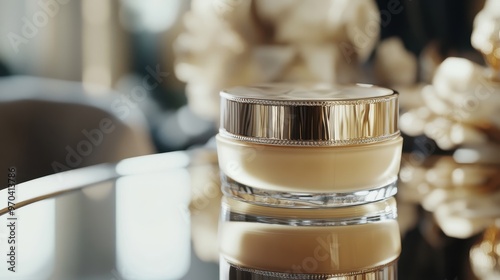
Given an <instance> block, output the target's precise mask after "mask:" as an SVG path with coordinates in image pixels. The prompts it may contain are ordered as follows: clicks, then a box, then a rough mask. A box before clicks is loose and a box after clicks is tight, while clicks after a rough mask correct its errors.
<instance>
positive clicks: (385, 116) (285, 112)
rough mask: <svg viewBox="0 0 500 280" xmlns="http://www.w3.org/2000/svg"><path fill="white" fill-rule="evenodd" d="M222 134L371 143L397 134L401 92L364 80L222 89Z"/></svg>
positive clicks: (276, 140)
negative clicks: (326, 83) (328, 83)
mask: <svg viewBox="0 0 500 280" xmlns="http://www.w3.org/2000/svg"><path fill="white" fill-rule="evenodd" d="M220 95H221V122H220V131H219V133H220V135H221V136H223V137H227V138H230V139H235V140H240V141H245V142H253V143H261V144H268V145H287V146H342V145H355V144H368V143H375V142H380V141H384V140H388V139H392V138H394V137H396V136H398V135H399V129H398V123H397V122H398V93H397V92H395V91H394V90H391V89H387V88H382V87H377V86H373V85H366V84H356V85H350V86H341V85H325V84H317V85H294V84H268V85H262V86H248V87H234V88H231V89H228V90H223V91H222V92H221V93H220Z"/></svg>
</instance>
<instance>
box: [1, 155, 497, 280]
mask: <svg viewBox="0 0 500 280" xmlns="http://www.w3.org/2000/svg"><path fill="white" fill-rule="evenodd" d="M216 166H217V162H216V156H215V153H214V152H213V151H207V150H197V151H192V152H175V153H168V154H159V155H152V156H146V157H140V158H133V159H127V160H124V161H122V162H120V163H118V164H108V165H100V166H94V167H90V168H86V169H80V170H75V171H70V172H66V173H60V174H57V175H54V176H49V177H44V178H40V179H37V180H33V181H30V182H26V183H23V184H19V185H17V188H16V193H15V196H16V203H17V206H22V205H26V204H27V203H29V202H34V203H32V204H30V205H28V206H25V207H21V208H18V209H15V210H14V215H10V213H7V214H4V215H2V216H1V217H0V252H1V253H2V255H3V257H2V258H3V260H4V261H1V262H0V279H64V280H66V279H218V278H219V276H218V265H217V264H215V263H210V262H203V261H200V258H199V257H201V258H203V259H205V260H213V258H212V256H213V255H214V254H217V244H216V238H217V219H218V209H219V207H220V192H219V186H218V181H217V180H218V169H217V168H216ZM18 172H19V171H18ZM57 194H60V195H58V196H56V197H55V198H51V197H52V196H54V195H57ZM8 196H9V194H8V191H7V190H6V189H4V190H2V191H0V203H1V204H0V205H1V206H2V207H1V208H2V209H4V211H3V213H5V212H6V209H5V206H6V204H7V201H8ZM398 199H399V201H398V212H399V217H398V222H399V228H400V230H401V234H402V253H401V256H400V259H399V261H398V274H399V279H405V280H406V279H478V278H477V277H476V276H474V273H473V269H472V268H471V263H472V264H473V265H475V266H474V267H476V270H475V271H476V273H479V274H478V275H484V273H485V272H484V270H485V269H484V268H485V267H486V268H489V269H490V270H491V269H495V263H496V260H497V259H496V258H495V256H494V254H495V252H496V251H495V250H498V249H497V248H498V246H497V244H498V229H497V227H496V226H495V225H492V226H490V227H489V231H487V232H486V233H484V232H479V233H477V234H476V235H473V236H472V237H469V238H466V239H458V238H452V237H449V236H447V235H445V234H444V233H443V231H442V230H441V229H440V228H439V226H438V224H437V223H436V222H435V220H434V217H433V215H432V213H431V212H429V211H427V210H424V208H422V207H421V206H420V205H419V204H417V203H410V202H409V201H408V199H403V200H401V198H398ZM35 201H36V202H35ZM11 217H16V218H17V220H15V221H16V224H15V225H16V229H15V231H14V233H12V232H11V231H10V229H9V228H8V225H9V223H10V220H8V218H11ZM12 236H13V237H12ZM11 237H12V238H11ZM12 239H15V240H16V247H15V249H16V250H15V252H14V253H15V269H16V272H11V271H9V270H8V268H9V267H11V264H9V263H7V262H6V261H7V260H8V258H9V257H8V256H6V255H7V254H8V253H10V247H9V246H11V245H12V244H9V243H8V242H9V240H12ZM485 240H486V241H485ZM483 244H486V245H483ZM488 244H490V245H488ZM488 246H490V247H491V248H492V250H490V251H487V250H486V249H488V248H489V247H488ZM486 247H488V248H486ZM471 248H472V250H471ZM485 250H486V251H485ZM195 251H196V253H195ZM476 256H479V257H476ZM483 259H487V261H488V262H487V263H483V262H482V261H481V260H483ZM492 262H493V263H492ZM496 265H498V264H496ZM477 271H479V272H477Z"/></svg>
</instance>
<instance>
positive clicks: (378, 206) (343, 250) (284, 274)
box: [219, 197, 401, 280]
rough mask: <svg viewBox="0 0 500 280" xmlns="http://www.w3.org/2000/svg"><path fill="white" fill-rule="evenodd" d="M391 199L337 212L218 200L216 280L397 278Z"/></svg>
mask: <svg viewBox="0 0 500 280" xmlns="http://www.w3.org/2000/svg"><path fill="white" fill-rule="evenodd" d="M396 211H397V210H396V202H395V200H394V198H389V199H385V200H382V201H378V202H373V203H370V204H364V205H357V206H349V207H342V208H316V209H314V208H312V209H311V208H306V209H293V208H279V207H267V206H260V205H255V204H250V203H245V202H241V201H237V200H234V199H231V198H228V197H226V198H224V200H223V202H222V210H221V223H220V228H219V238H220V240H219V242H220V252H221V258H220V279H221V280H242V279H262V280H274V279H331V280H333V279H339V280H340V279H342V280H350V279H353V280H354V279H356V280H359V279H371V280H382V279H384V280H390V279H397V273H396V271H397V269H396V267H397V258H398V256H399V254H400V251H401V241H400V235H399V227H398V223H397V221H396V220H395V218H396V216H397V213H396Z"/></svg>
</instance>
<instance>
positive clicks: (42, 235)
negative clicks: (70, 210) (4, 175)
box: [0, 199, 55, 280]
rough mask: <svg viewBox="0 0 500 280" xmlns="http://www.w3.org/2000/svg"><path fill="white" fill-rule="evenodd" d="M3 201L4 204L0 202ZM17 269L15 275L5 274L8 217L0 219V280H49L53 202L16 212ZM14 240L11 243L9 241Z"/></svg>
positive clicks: (52, 251) (31, 206)
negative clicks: (0, 258)
mask: <svg viewBox="0 0 500 280" xmlns="http://www.w3.org/2000/svg"><path fill="white" fill-rule="evenodd" d="M2 201H6V200H2ZM15 216H17V218H18V219H17V220H16V234H15V240H16V244H15V245H16V249H17V252H16V265H15V269H16V270H15V271H16V272H15V273H13V272H11V271H9V270H7V268H8V267H10V265H9V264H8V263H7V262H6V260H7V257H6V254H7V252H9V251H10V246H11V245H13V244H9V243H8V242H7V238H8V237H9V236H11V235H10V230H9V229H8V228H7V224H8V222H10V221H8V220H7V218H8V217H10V216H8V215H3V216H1V217H0V237H1V238H0V252H1V256H2V261H0V279H9V280H15V279H24V280H25V279H40V280H43V279H50V276H51V274H52V271H53V270H54V259H55V202H54V200H53V199H47V200H44V201H40V202H38V203H36V204H33V205H30V206H29V207H25V208H21V209H16V210H15ZM11 240H13V239H11Z"/></svg>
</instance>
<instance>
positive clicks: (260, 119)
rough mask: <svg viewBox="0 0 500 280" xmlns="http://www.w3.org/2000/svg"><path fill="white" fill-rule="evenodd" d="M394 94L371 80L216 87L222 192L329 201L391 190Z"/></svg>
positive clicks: (315, 203) (296, 203)
mask: <svg viewBox="0 0 500 280" xmlns="http://www.w3.org/2000/svg"><path fill="white" fill-rule="evenodd" d="M397 121H398V94H397V93H396V92H395V91H393V90H390V89H386V88H381V87H376V86H372V85H364V84H357V85H351V86H340V85H338V86H337V85H286V84H276V85H263V86H255V87H235V88H232V89H228V90H225V91H222V92H221V122H220V130H219V134H218V135H217V150H218V157H219V166H220V169H221V174H222V176H221V178H222V191H223V192H224V194H225V195H229V196H232V197H234V198H237V199H241V200H245V201H249V202H252V203H256V204H263V205H268V204H272V205H275V206H282V207H321V206H326V207H332V206H333V207H335V206H346V205H355V204H362V203H367V202H372V201H378V200H381V199H384V198H387V197H390V196H392V195H394V194H395V193H396V190H397V189H396V180H397V174H398V171H399V163H400V159H401V148H402V138H401V136H400V133H399V129H398V125H397Z"/></svg>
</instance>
